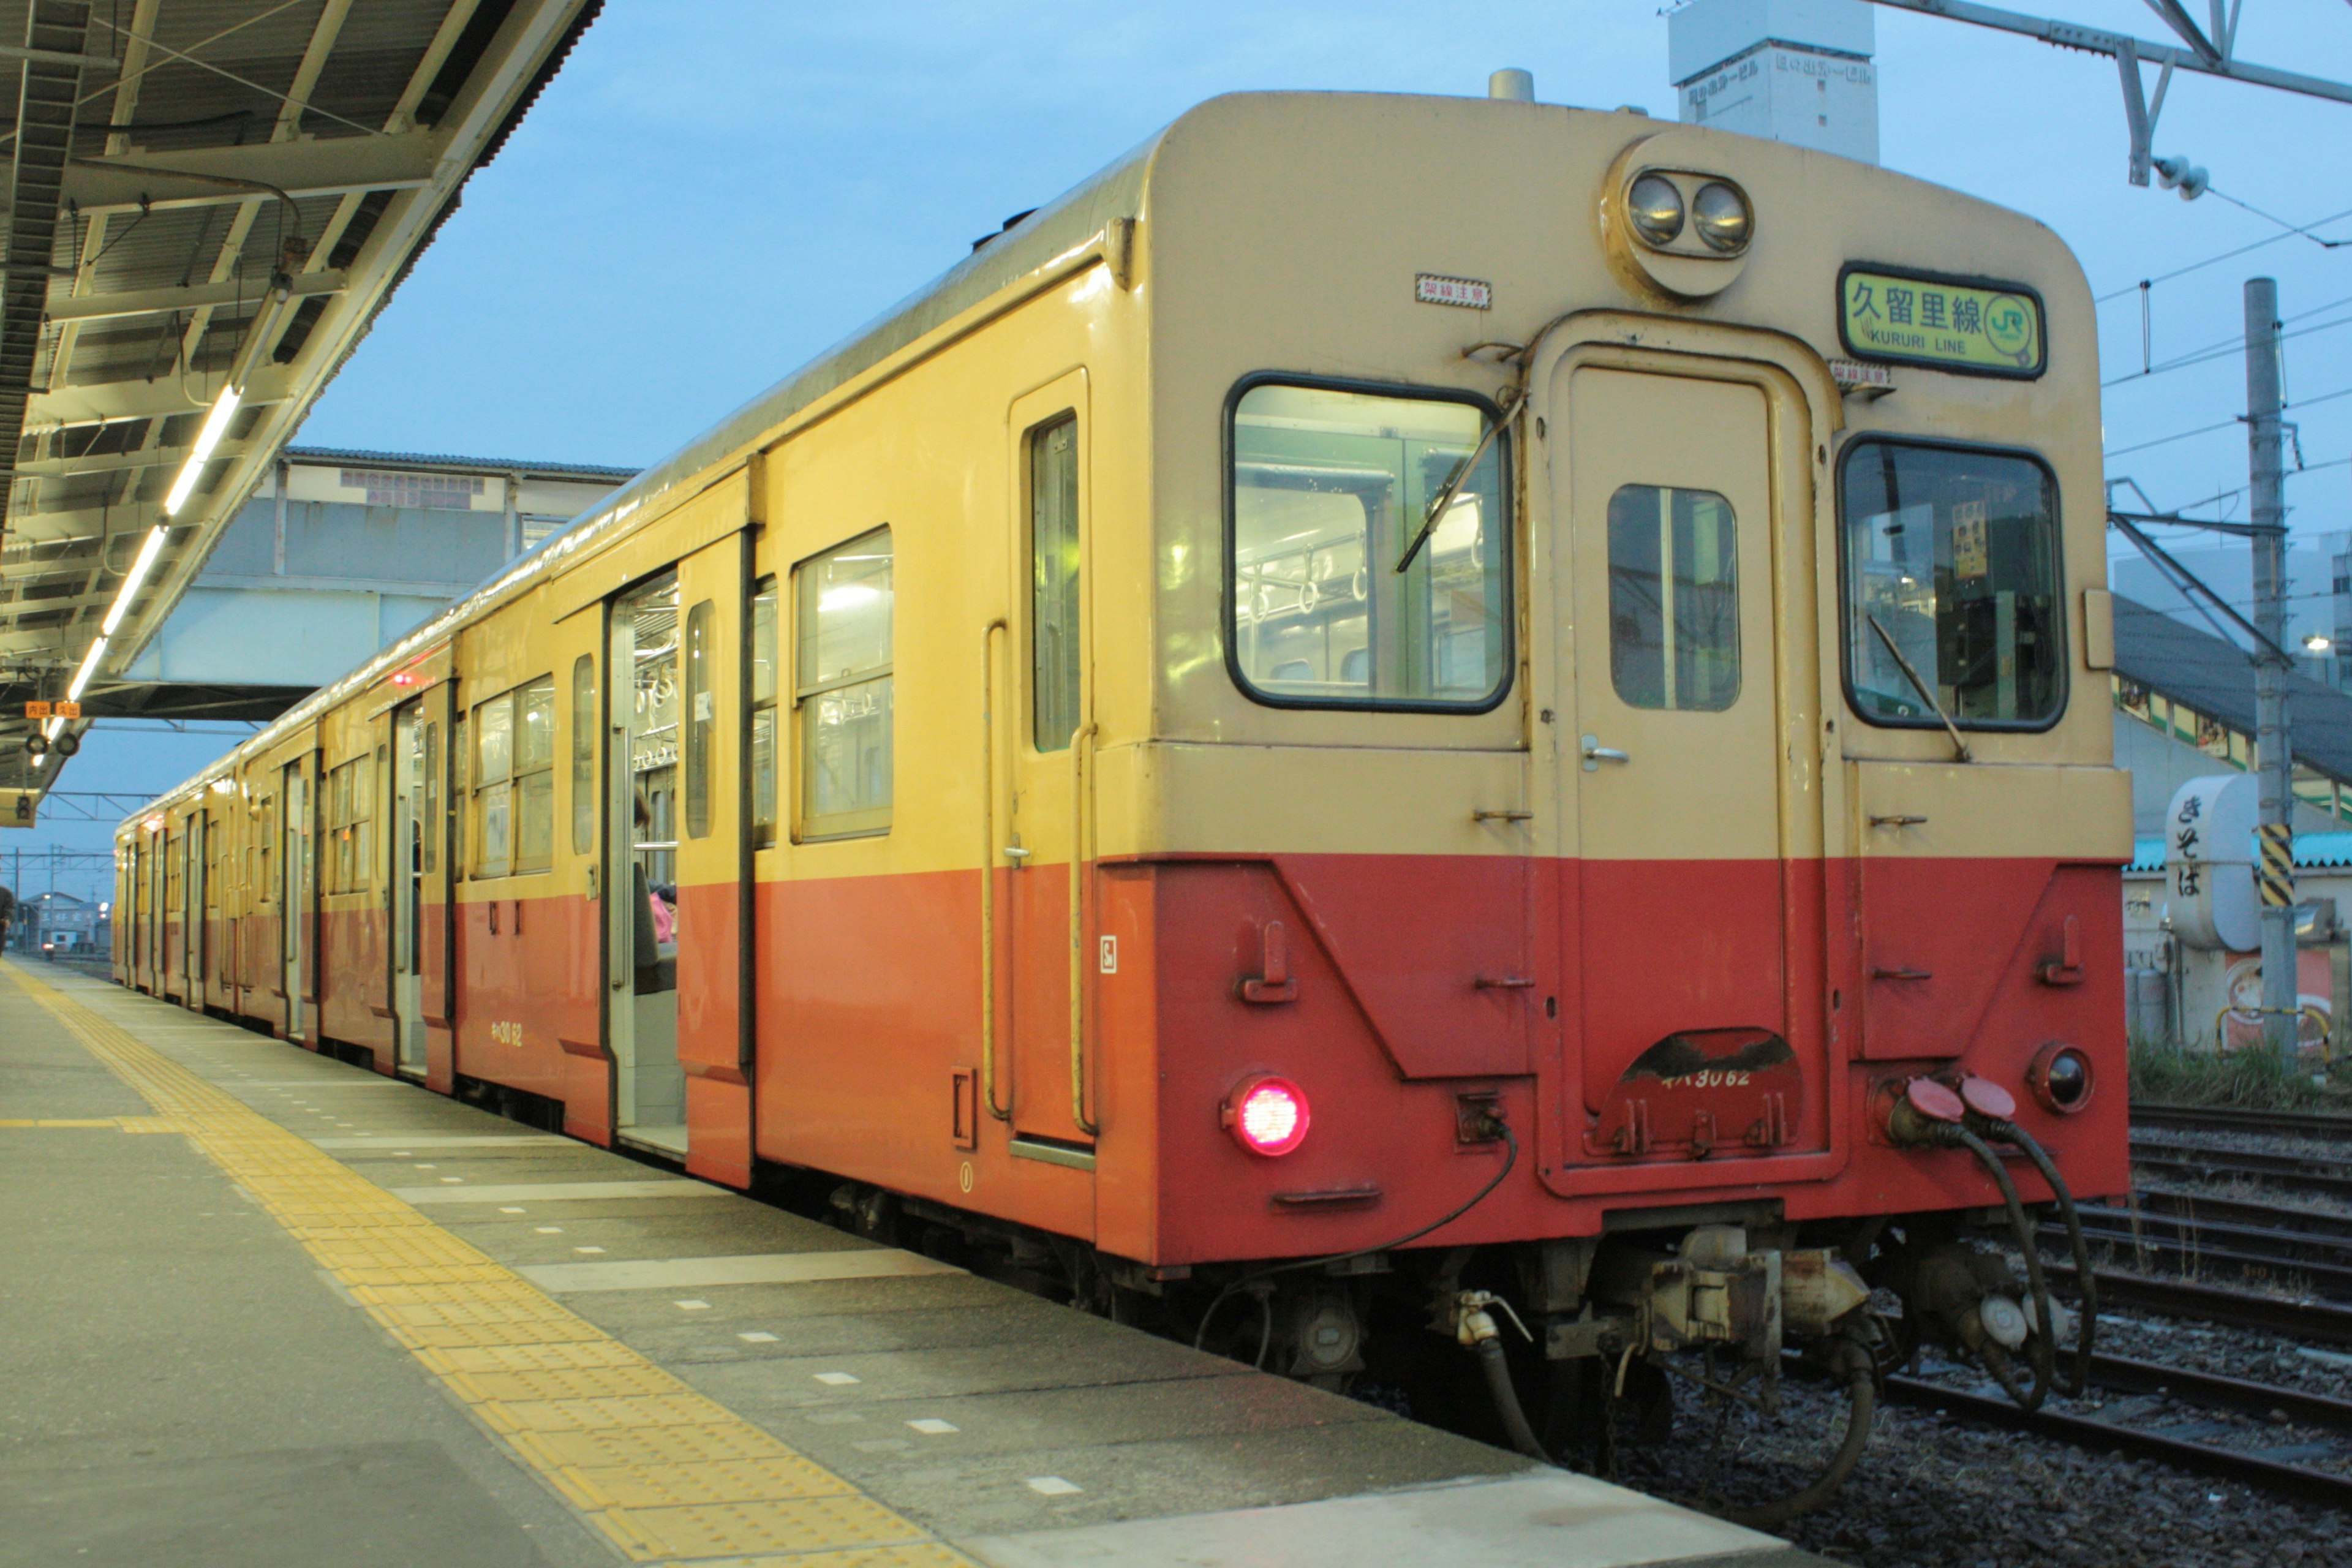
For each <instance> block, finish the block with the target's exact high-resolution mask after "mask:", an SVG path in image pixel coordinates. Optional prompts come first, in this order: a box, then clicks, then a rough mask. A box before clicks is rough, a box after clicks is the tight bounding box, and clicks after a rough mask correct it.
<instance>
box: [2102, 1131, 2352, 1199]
mask: <svg viewBox="0 0 2352 1568" xmlns="http://www.w3.org/2000/svg"><path fill="white" fill-rule="evenodd" d="M2131 1160H2132V1163H2133V1164H2134V1165H2135V1166H2137V1167H2138V1168H2140V1169H2142V1170H2146V1171H2154V1172H2158V1173H2162V1174H2165V1175H2168V1176H2171V1177H2175V1178H2177V1179H2183V1180H2188V1181H2200V1182H2216V1181H2231V1180H2237V1181H2248V1182H2259V1183H2262V1184H2264V1185H2266V1186H2273V1187H2279V1188H2283V1189H2284V1190H2286V1191H2288V1192H2298V1193H2315V1194H2320V1195H2322V1196H2325V1197H2331V1198H2347V1199H2352V1176H2347V1175H2340V1174H2335V1173H2330V1172H2329V1171H2328V1170H2327V1169H2326V1167H2327V1166H2328V1165H2329V1164H2330V1163H2331V1162H2329V1161H2328V1160H2326V1158H2325V1157H2314V1158H2306V1157H2304V1156H2300V1155H2294V1154H2256V1153H2242V1152H2239V1151H2237V1150H2234V1149H2231V1150H2220V1149H2203V1148H2200V1147H2199V1146H2197V1145H2196V1144H2193V1143H2158V1142H2150V1141H2147V1140H2140V1139H2135V1140H2134V1141H2133V1142H2132V1146H2131ZM2315 1167H2316V1168H2315ZM2337 1169H2339V1170H2340V1169H2341V1167H2340V1166H2338V1167H2337Z"/></svg>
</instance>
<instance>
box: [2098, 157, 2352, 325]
mask: <svg viewBox="0 0 2352 1568" xmlns="http://www.w3.org/2000/svg"><path fill="white" fill-rule="evenodd" d="M2205 188H2206V189H2207V190H2208V191H2210V192H2212V194H2214V195H2221V193H2220V192H2218V191H2213V187H2212V186H2210V185H2208V186H2206V187H2205ZM2222 199H2223V200H2225V201H2229V202H2231V203H2232V204H2233V205H2238V206H2245V204H2244V203H2243V202H2240V201H2238V200H2237V198H2236V197H2234V196H2225V197H2223V198H2222ZM2246 210H2247V211H2248V212H2251V213H2253V214H2254V216H2257V217H2266V218H2270V221H2271V222H2273V223H2278V222H2280V221H2281V220H2280V219H2278V218H2274V217H2271V216H2270V214H2268V213H2265V212H2260V211H2258V210H2257V209H2255V208H2253V207H2246ZM2347 217H2352V207H2347V208H2345V209H2344V210H2343V211H2342V212H2340V213H2331V214H2329V215H2328V216H2326V217H2323V218H2316V219H2315V220H2313V221H2312V222H2310V223H2307V224H2305V225H2304V226H2302V227H2301V228H2293V227H2290V228H2289V229H2288V230H2287V231H2286V232H2285V233H2284V234H2273V235H2271V236H2269V237H2265V238H2263V239H2257V240H2254V241H2252V242H2251V243H2249V244H2246V245H2242V246H2239V247H2237V248H2235V249H2234V250H2225V251H2223V252H2221V255H2219V256H2209V257H2207V258H2205V259H2204V260H2202V261H2192V262H2190V263H2189V265H2188V266H2186V267H2176V268H2173V269H2172V270H2171V271H2169V272H2165V273H2159V274H2158V276H2156V277H2154V278H2146V279H2141V280H2140V281H2139V282H2137V283H2126V284H2125V285H2124V286H2123V287H2122V288H2120V289H2109V290H2108V291H2107V292H2106V293H2105V294H2100V295H2096V296H2095V297H2094V298H2093V299H2092V300H2091V303H2093V304H2094V305H2104V304H2106V303H2107V302H2108V301H2109V300H2120V299H2122V298H2124V296H2126V295H2127V294H2137V293H2138V292H2139V291H2140V290H2141V289H2144V288H2153V287H2155V286H2156V285H2157V284H2158V283H2169V282H2171V281H2172V280H2173V279H2176V278H2186V277H2188V276H2189V274H2190V273H2191V272H2201V271H2203V270H2204V269H2205V268H2208V267H2218V266H2220V265H2221V263H2222V262H2224V261H2228V260H2231V259H2232V258H2236V257H2240V256H2243V255H2245V254H2246V253H2247V252H2249V251H2253V250H2261V249H2263V247H2267V246H2273V245H2277V244H2279V243H2280V242H2281V241H2284V240H2289V239H2293V238H2294V237H2295V236H2296V235H2298V234H2299V235H2302V236H2303V237H2305V238H2306V239H2317V238H2318V237H2317V236H2315V235H2314V234H2312V233H2311V230H2313V229H2315V228H2326V226H2328V225H2329V224H2331V223H2341V222H2343V221H2344V220H2345V219H2346V218H2347ZM2319 243H2320V244H2322V245H2324V246H2326V247H2328V248H2330V249H2334V248H2335V247H2337V246H2339V245H2345V244H2352V241H2347V240H2340V239H2337V240H2326V239H2322V240H2319Z"/></svg>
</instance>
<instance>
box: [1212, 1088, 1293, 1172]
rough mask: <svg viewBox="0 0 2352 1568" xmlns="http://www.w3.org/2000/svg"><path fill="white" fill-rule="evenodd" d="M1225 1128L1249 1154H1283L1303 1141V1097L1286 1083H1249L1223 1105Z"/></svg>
mask: <svg viewBox="0 0 2352 1568" xmlns="http://www.w3.org/2000/svg"><path fill="white" fill-rule="evenodd" d="M1224 1121H1225V1125H1226V1126H1228V1127H1230V1128H1232V1129H1233V1130H1234V1138H1235V1139H1236V1140H1238V1141H1239V1142H1240V1143H1241V1146H1242V1147H1243V1148H1244V1149H1246V1150H1248V1151H1249V1152H1251V1153H1253V1154H1287V1153H1289V1152H1291V1151H1292V1150H1293V1149H1296V1148H1297V1147H1298V1145H1299V1144H1300V1143H1301V1142H1305V1140H1306V1137H1307V1096H1306V1095H1305V1094H1304V1093H1302V1092H1301V1091H1300V1089H1299V1088H1298V1086H1297V1084H1295V1083H1292V1082H1291V1081H1290V1080H1289V1079H1280V1078H1260V1079H1251V1080H1250V1081H1249V1082H1247V1083H1245V1084H1244V1085H1242V1087H1241V1088H1240V1089H1237V1090H1235V1091H1234V1095H1233V1098H1231V1099H1230V1100H1226V1101H1225V1115H1224Z"/></svg>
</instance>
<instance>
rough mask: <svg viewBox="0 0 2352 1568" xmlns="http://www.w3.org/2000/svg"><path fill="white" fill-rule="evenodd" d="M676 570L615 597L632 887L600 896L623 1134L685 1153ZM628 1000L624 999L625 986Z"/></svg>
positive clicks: (619, 830) (615, 819)
mask: <svg viewBox="0 0 2352 1568" xmlns="http://www.w3.org/2000/svg"><path fill="white" fill-rule="evenodd" d="M677 610H678V590H677V573H675V572H667V573H664V574H661V575H660V576H658V577H656V578H654V579H653V580H652V581H650V582H648V583H646V584H641V585H640V586H638V587H636V588H634V589H632V590H630V591H629V592H628V593H626V594H625V595H622V596H621V597H620V598H619V599H618V600H616V601H615V602H614V606H613V621H612V627H613V647H612V658H611V660H610V662H609V663H608V664H607V666H606V668H610V669H612V670H614V671H619V670H628V671H630V672H631V679H630V684H629V685H628V687H627V688H625V689H624V688H623V687H622V686H621V685H620V683H619V681H618V680H617V679H616V680H615V681H614V687H613V694H612V696H613V706H612V713H611V719H610V731H611V732H610V740H611V742H612V755H613V757H614V759H619V758H623V757H625V758H627V759H628V765H627V767H625V768H620V767H614V768H613V769H611V770H610V772H609V773H608V775H607V776H609V777H610V778H611V779H612V780H613V783H614V798H613V799H612V800H611V801H609V802H608V803H607V805H608V810H607V812H606V818H605V820H606V823H607V825H608V827H607V831H608V832H609V833H610V834H611V835H612V837H613V842H612V845H611V852H610V854H609V855H608V857H607V863H608V864H609V865H611V866H613V867H614V868H615V872H616V876H617V874H618V873H619V868H623V867H625V868H627V871H626V873H625V874H626V875H627V877H628V879H629V883H630V886H629V888H628V890H627V896H626V897H624V898H619V899H608V900H604V910H606V918H607V920H609V921H611V929H610V930H609V931H607V932H606V940H607V942H609V943H610V947H609V951H610V952H612V954H613V955H614V963H613V964H612V965H611V972H612V975H613V988H614V998H613V1000H614V1006H612V1007H611V1008H610V1009H609V1013H608V1016H609V1018H610V1038H611V1046H612V1052H613V1060H614V1070H615V1072H616V1073H617V1074H618V1078H619V1105H618V1108H617V1109H618V1116H617V1118H616V1124H615V1131H616V1135H617V1136H618V1137H619V1138H620V1139H621V1140H622V1141H623V1142H630V1143H637V1144H643V1145H645V1146H646V1147H648V1148H651V1149H655V1150H657V1151H660V1152H663V1153H667V1154H672V1155H677V1156H683V1155H684V1154H685V1153H686V1152H687V1131H686V1072H685V1069H684V1068H682V1067H681V1066H680V1065H679V1063H678V1058H677V946H678V943H677V938H678V932H677V923H676V921H677V837H678V836H677V805H678V763H679V758H680V751H679V739H680V734H681V729H680V724H679V716H680V713H681V710H682V705H681V704H680V702H679V700H678V677H679V669H678V632H679V627H678V614H677ZM624 993H625V994H626V996H627V998H628V1005H626V1006H622V1005H618V1004H619V1003H620V1001H621V997H622V995H623V994H624Z"/></svg>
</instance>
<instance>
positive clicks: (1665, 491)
mask: <svg viewBox="0 0 2352 1568" xmlns="http://www.w3.org/2000/svg"><path fill="white" fill-rule="evenodd" d="M1609 679H1610V680H1611V682H1612V684H1613V685H1614V686H1615V687H1616V689H1617V696H1618V698H1619V700H1622V702H1624V704H1625V705H1626V706H1627V707H1629V708H1673V709H1683V710H1695V711H1698V712H1707V713H1719V712H1721V711H1723V710H1725V709H1727V708H1728V707H1730V706H1731V705H1732V703H1733V702H1734V701H1736V700H1738V697H1739V533H1738V520H1737V519H1735V518H1734V517H1733V516H1732V513H1731V503H1730V502H1729V501H1727V500H1724V499H1723V498H1722V497H1721V496H1719V495H1717V494H1716V493H1715V492H1714V491H1713V490H1686V489H1670V488H1668V487H1666V486H1664V485H1624V486H1621V487H1620V488H1619V489H1618V491H1617V493H1616V494H1615V495H1612V496H1611V497H1610V498H1609Z"/></svg>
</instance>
